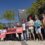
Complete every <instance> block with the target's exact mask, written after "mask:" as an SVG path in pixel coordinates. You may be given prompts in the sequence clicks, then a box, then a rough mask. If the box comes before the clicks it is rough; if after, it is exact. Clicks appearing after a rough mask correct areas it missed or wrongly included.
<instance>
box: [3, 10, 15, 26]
mask: <svg viewBox="0 0 45 45" xmlns="http://www.w3.org/2000/svg"><path fill="white" fill-rule="evenodd" d="M3 17H4V18H5V19H7V20H9V22H10V24H11V22H12V20H15V13H14V11H12V10H6V11H5V12H4V16H3ZM10 26H11V25H10Z"/></svg>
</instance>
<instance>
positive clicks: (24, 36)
mask: <svg viewBox="0 0 45 45" xmlns="http://www.w3.org/2000/svg"><path fill="white" fill-rule="evenodd" d="M23 39H24V40H26V39H27V34H26V31H24V32H23Z"/></svg>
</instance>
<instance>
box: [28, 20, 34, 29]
mask: <svg viewBox="0 0 45 45" xmlns="http://www.w3.org/2000/svg"><path fill="white" fill-rule="evenodd" d="M28 26H29V29H33V26H34V21H33V20H30V21H29V22H28Z"/></svg>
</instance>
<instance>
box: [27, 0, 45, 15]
mask: <svg viewBox="0 0 45 45" xmlns="http://www.w3.org/2000/svg"><path fill="white" fill-rule="evenodd" d="M44 4H45V0H36V2H34V3H32V7H31V8H30V7H29V8H28V9H27V13H28V14H34V15H35V14H38V9H39V8H40V7H41V6H42V5H44Z"/></svg>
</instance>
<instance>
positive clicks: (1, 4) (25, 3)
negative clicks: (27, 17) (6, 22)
mask: <svg viewBox="0 0 45 45" xmlns="http://www.w3.org/2000/svg"><path fill="white" fill-rule="evenodd" d="M33 2H35V0H0V14H2V13H3V12H4V11H5V10H8V9H12V10H14V11H15V10H18V9H26V8H28V7H31V5H32V3H33Z"/></svg>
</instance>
